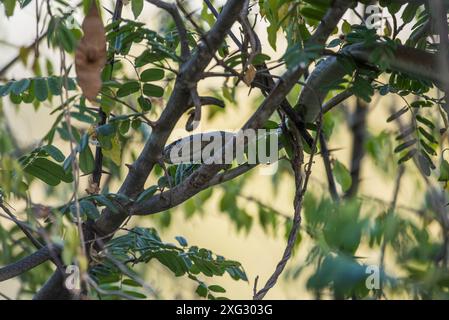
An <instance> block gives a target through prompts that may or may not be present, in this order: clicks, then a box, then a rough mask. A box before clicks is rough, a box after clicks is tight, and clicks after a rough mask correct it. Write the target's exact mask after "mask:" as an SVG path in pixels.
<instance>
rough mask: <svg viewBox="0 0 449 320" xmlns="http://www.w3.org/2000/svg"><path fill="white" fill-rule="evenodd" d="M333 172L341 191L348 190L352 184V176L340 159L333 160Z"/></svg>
mask: <svg viewBox="0 0 449 320" xmlns="http://www.w3.org/2000/svg"><path fill="white" fill-rule="evenodd" d="M333 172H334V175H335V179H336V180H337V182H338V183H339V184H340V186H341V188H342V189H343V191H344V192H346V191H348V190H349V188H350V187H351V185H352V178H351V174H350V173H349V170H348V169H347V168H346V167H345V166H344V165H343V164H342V163H341V162H340V161H338V160H335V162H334V167H333Z"/></svg>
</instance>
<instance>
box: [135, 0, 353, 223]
mask: <svg viewBox="0 0 449 320" xmlns="http://www.w3.org/2000/svg"><path fill="white" fill-rule="evenodd" d="M351 2H352V1H345V0H336V1H334V2H333V5H332V7H331V8H330V9H329V11H328V12H327V14H326V16H325V17H324V18H323V21H322V22H321V24H320V25H319V26H318V28H317V30H316V31H315V33H314V34H313V35H312V37H311V38H310V39H309V41H308V45H323V44H324V43H325V41H326V39H327V38H328V37H329V35H330V34H331V33H332V31H333V29H334V28H335V26H336V25H337V24H338V22H339V21H340V19H341V17H342V16H343V14H344V13H345V12H346V10H347V8H348V7H349V5H350V4H351ZM307 67H308V65H306V66H304V65H298V66H295V67H294V68H293V69H291V70H288V71H287V72H286V73H285V74H284V75H283V76H282V77H281V79H280V80H279V81H278V82H277V83H276V86H275V88H274V89H273V90H272V91H271V92H270V94H269V95H268V97H267V98H266V99H265V100H264V102H263V103H262V104H261V105H260V107H259V108H258V110H257V111H256V112H255V113H254V114H253V115H252V116H251V117H250V119H249V120H248V121H247V122H246V124H245V125H244V126H243V128H242V129H243V130H246V129H258V128H261V127H263V125H264V124H265V122H266V121H267V120H268V118H269V117H270V116H271V114H272V113H273V112H274V111H275V110H276V108H277V107H278V106H279V105H280V104H281V102H282V101H283V100H284V99H285V96H286V95H287V94H288V93H289V92H290V90H291V88H292V87H293V86H294V85H295V84H296V82H297V81H298V79H299V78H300V77H301V75H302V74H303V73H304V71H305V70H306V69H307ZM233 143H234V141H230V142H229V143H228V144H227V145H226V146H225V147H224V148H228V147H230V146H231V144H233ZM219 154H220V152H219ZM224 168H225V166H224V165H217V164H212V165H202V166H201V167H200V168H199V169H198V170H197V171H195V172H194V173H193V174H192V175H190V177H189V178H188V179H186V180H185V181H184V182H183V183H181V184H179V185H177V186H175V187H174V188H173V189H171V190H170V191H168V192H169V193H170V194H169V197H168V198H167V199H168V200H167V201H165V203H166V205H168V206H174V205H177V204H180V203H182V202H184V201H185V200H187V199H189V198H190V197H192V196H194V195H195V194H197V193H198V192H200V191H201V190H204V188H205V186H207V183H208V181H209V180H210V179H212V178H213V177H214V176H215V175H216V174H217V173H218V172H219V171H220V170H222V169H224ZM164 198H165V197H164ZM152 205H154V200H151V199H150V200H147V201H145V202H142V203H141V204H139V206H138V207H137V208H138V210H139V214H141V215H145V214H148V213H154V209H153V208H152V207H151V206H152ZM164 207H166V206H164ZM136 212H137V211H136V208H132V209H131V214H136Z"/></svg>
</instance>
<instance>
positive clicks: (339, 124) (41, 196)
mask: <svg viewBox="0 0 449 320" xmlns="http://www.w3.org/2000/svg"><path fill="white" fill-rule="evenodd" d="M101 3H102V4H103V5H104V7H105V8H108V9H111V8H113V1H101ZM219 3H220V2H217V5H219ZM190 5H191V8H195V6H196V7H197V8H198V10H201V1H190ZM34 10H35V8H34V5H30V6H28V7H27V8H25V9H24V10H18V12H16V14H14V16H12V17H9V18H7V17H6V16H5V14H4V12H3V10H0V52H1V55H0V68H1V67H3V66H4V65H5V64H6V63H8V62H9V61H10V60H11V59H12V58H13V57H15V56H16V55H17V52H18V50H20V48H23V47H26V46H28V45H29V44H30V43H32V42H33V41H34V39H35V37H36V35H35V13H34ZM254 10H255V11H254V12H253V14H254V15H255V14H257V6H255V7H254ZM123 16H124V17H127V18H130V19H133V15H132V12H131V8H130V6H125V8H124V12H123ZM109 17H110V14H109V13H107V12H105V11H104V12H103V20H104V21H105V22H108V19H109ZM165 18H166V16H165V14H161V11H160V10H159V9H156V8H155V7H153V6H151V5H149V4H145V7H144V11H143V13H142V14H141V15H140V17H139V19H138V20H139V21H141V22H144V23H146V24H147V26H148V27H149V28H151V29H154V30H161V32H163V29H164V25H163V23H161V21H162V20H163V19H165ZM77 19H78V22H79V21H81V15H78V16H77ZM345 20H347V21H349V22H354V21H356V20H357V17H355V15H354V14H353V13H348V14H347V15H346V16H345ZM266 28H267V24H266V23H265V22H264V21H263V20H261V19H258V23H257V26H256V31H257V33H258V35H259V36H260V38H261V40H262V41H263V48H264V53H265V54H267V55H269V56H270V57H271V60H273V61H274V60H277V59H280V58H281V57H282V55H283V54H284V52H285V50H286V43H285V41H284V40H283V37H281V36H279V37H278V41H277V50H276V51H274V50H273V49H272V48H271V47H270V46H269V45H267V33H266ZM235 31H237V29H236V30H235ZM408 34H409V31H407V30H404V31H403V32H402V33H401V34H400V37H402V38H403V39H406V38H407V37H408ZM229 44H230V45H231V47H232V46H233V44H232V43H231V42H230V41H229ZM135 50H137V51H138V49H135ZM136 55H137V53H136ZM72 58H73V57H71V56H70V57H69V60H70V63H71V61H72ZM39 59H40V60H41V61H42V63H43V64H44V63H45V61H46V60H51V61H54V63H55V66H54V70H56V71H55V73H57V72H58V71H57V70H59V68H58V66H57V60H58V56H57V55H55V53H54V52H52V51H51V50H49V49H48V48H47V45H46V42H45V41H44V42H42V43H41V44H40V58H39ZM30 63H31V59H28V61H27V62H26V63H24V62H17V63H16V64H15V65H14V66H13V67H12V68H10V69H9V70H8V71H7V73H6V74H4V75H2V77H3V78H5V79H21V78H24V77H31V76H33V74H32V73H30ZM124 68H125V74H127V75H128V76H130V77H132V72H133V70H131V68H129V70H128V69H127V67H126V65H124ZM283 71H284V70H283V68H279V69H276V70H275V71H274V73H276V74H282V72H283ZM71 75H72V76H74V70H71ZM222 85H223V84H222V82H221V81H220V80H213V79H208V80H207V81H202V82H201V83H200V88H199V90H200V93H201V94H211V93H213V92H215V91H217V90H221V87H222ZM299 90H300V86H297V87H296V88H295V89H294V90H293V92H292V93H291V94H290V98H291V101H295V99H296V98H297V95H298V93H299ZM261 101H262V96H261V94H260V93H259V92H258V91H257V90H249V88H247V87H245V86H239V87H238V88H237V91H236V99H235V103H233V102H230V101H226V108H225V111H224V112H223V111H222V110H216V109H214V107H212V108H211V109H207V111H206V112H207V116H206V117H205V119H207V120H206V121H203V123H202V124H201V127H200V128H199V129H198V131H199V130H201V131H208V130H228V131H232V130H238V129H239V128H240V127H241V126H242V125H243V124H244V123H245V121H246V120H247V118H248V117H249V116H250V115H251V113H252V112H253V111H254V110H255V109H256V108H257V106H258V104H259V103H260V102H261ZM55 103H56V102H55ZM163 103H164V101H162V102H161V105H163ZM357 103H360V101H358V99H357V98H350V99H349V100H347V101H346V102H344V104H342V105H340V106H338V107H337V108H335V110H333V111H332V112H331V113H330V114H329V122H330V123H332V126H333V133H332V136H331V138H330V140H329V143H328V144H329V149H331V150H332V156H331V157H332V159H338V161H339V162H341V163H342V164H344V165H345V166H346V168H349V167H350V165H351V163H350V162H351V145H352V142H351V141H352V131H351V127H350V126H349V124H350V120H351V115H353V114H354V110H355V109H356V105H357ZM402 106H403V101H401V99H400V98H398V97H396V96H393V95H388V96H381V95H379V94H377V93H376V94H375V95H374V96H373V98H372V102H371V103H370V104H368V105H367V106H366V107H367V108H369V114H368V120H367V122H366V129H367V132H368V139H367V142H366V143H367V144H369V143H370V142H371V143H374V142H376V143H379V141H380V143H381V144H382V145H383V147H384V148H383V149H382V150H380V151H379V154H377V156H378V157H387V158H388V157H389V158H390V159H389V160H391V161H385V162H383V163H382V164H381V165H380V166H379V163H376V162H378V161H377V160H381V159H376V154H375V153H376V151H375V152H374V155H372V154H368V156H367V157H365V159H364V162H363V166H362V171H361V174H360V177H361V184H360V189H359V194H360V197H361V198H363V199H364V202H363V207H362V212H363V215H367V216H376V215H378V214H380V213H381V212H383V211H385V210H386V208H388V206H389V203H390V201H391V200H392V195H393V191H394V187H395V183H394V182H395V180H396V172H397V165H396V161H395V160H397V159H396V158H394V157H397V156H396V155H394V154H393V152H392V150H393V142H392V135H393V133H395V132H396V131H397V124H396V123H394V122H392V123H387V122H386V119H387V118H388V116H389V115H390V114H391V113H392V110H398V109H399V108H401V107H402ZM54 107H55V106H54V105H52V104H50V103H44V104H43V105H41V106H40V107H39V109H37V110H36V109H35V108H33V106H32V105H29V104H20V105H14V104H12V103H11V102H10V101H9V99H7V98H4V99H3V102H2V111H3V113H4V119H3V121H7V123H8V126H9V128H10V129H11V134H12V135H13V136H14V139H15V140H16V143H17V145H18V146H19V147H20V148H23V149H28V148H30V146H33V145H36V144H37V143H39V141H40V139H41V138H42V137H43V136H44V135H45V134H46V132H47V130H48V128H49V126H50V125H51V124H52V122H53V120H54V116H51V115H50V112H51V111H52V108H54ZM154 113H155V114H157V113H158V111H154ZM155 114H154V115H153V116H152V118H155V119H156V115H155ZM217 114H218V116H217ZM185 120H186V119H183V120H182V121H180V124H179V130H177V132H176V133H177V134H179V135H182V134H183V132H185V131H183V130H184V129H183V124H184V123H185ZM187 134H188V133H187V132H185V135H187ZM381 134H383V135H381ZM382 137H383V138H382ZM175 138H177V137H173V138H172V140H174V139H175ZM381 138H382V139H383V140H379V139H381ZM370 139H372V140H370ZM374 139H378V140H374ZM56 145H58V147H60V148H61V150H63V151H64V152H66V153H67V152H68V149H67V146H66V144H64V143H59V144H58V140H56ZM142 146H143V144H142V143H141V142H140V141H136V142H135V143H133V149H134V152H139V150H141V148H142ZM64 148H65V149H64ZM124 159H125V160H124V162H125V163H127V161H126V159H128V160H129V159H131V156H130V155H129V154H127V155H124ZM387 167H388V168H387ZM125 169H126V168H125ZM278 170H279V171H278V173H277V174H276V175H274V176H264V175H262V174H260V172H259V171H258V170H254V171H253V172H251V173H249V174H248V175H247V176H245V177H244V178H242V179H237V180H236V181H234V182H231V183H229V184H226V185H225V186H219V187H217V188H215V190H214V192H213V193H212V192H203V193H202V194H201V195H200V196H198V197H196V198H195V199H194V200H189V201H188V203H187V204H183V205H181V206H179V207H178V208H176V209H173V210H170V211H169V212H165V213H160V214H158V215H155V216H149V217H141V218H137V217H136V218H133V219H132V220H131V221H130V223H129V225H128V227H130V226H132V225H138V226H151V227H155V228H156V229H157V230H158V232H159V233H160V235H161V238H162V239H163V240H164V241H167V242H173V243H174V242H175V240H174V238H175V236H178V235H182V236H184V237H185V238H186V239H187V240H188V243H189V245H198V246H200V247H206V248H208V249H210V250H212V251H213V252H215V253H217V254H220V255H223V256H225V257H226V258H227V259H231V260H237V261H239V262H241V263H242V265H243V267H244V269H245V271H246V274H247V276H248V282H245V281H234V280H232V279H231V278H230V277H229V276H224V277H221V278H216V279H215V278H214V279H213V280H208V281H209V282H213V283H216V284H219V285H221V286H223V287H224V288H226V290H227V293H226V296H227V297H228V298H231V299H249V298H251V297H252V294H253V287H254V280H255V278H256V277H257V276H258V277H259V287H261V285H262V284H264V283H265V281H266V280H267V278H268V277H269V276H270V275H271V273H272V272H273V271H274V269H275V267H276V264H277V262H278V261H279V259H280V258H281V255H282V252H283V250H284V248H285V245H286V230H287V229H288V228H287V226H286V223H287V221H288V217H292V216H293V196H294V181H293V179H292V175H291V172H290V169H289V164H288V163H287V162H285V161H281V162H280V164H279V169H278ZM123 172H125V171H123ZM155 181H156V177H153V176H152V177H151V178H150V179H149V181H148V183H147V184H148V186H149V185H152V184H154V183H155ZM86 185H87V177H83V178H82V179H81V187H80V190H84V188H85V186H86ZM119 186H120V181H112V182H111V184H110V190H111V191H116V190H117V189H118V187H119ZM70 187H71V186H70V185H66V186H65V185H60V186H59V187H58V188H57V191H56V193H54V194H53V196H50V195H49V190H48V189H47V188H46V187H45V186H44V184H43V183H41V182H39V181H36V182H34V183H33V186H32V192H30V194H31V197H32V201H33V203H43V204H46V205H58V204H60V203H61V198H63V199H64V198H65V196H64V195H65V194H68V193H69V190H70ZM339 188H341V187H340V186H339ZM235 189H237V190H239V191H240V192H239V194H238V195H237V196H235V197H234V198H232V201H235V203H236V204H237V207H238V209H239V213H238V215H239V217H240V218H238V219H236V218H235V216H233V215H232V214H230V213H229V212H228V211H227V210H226V205H223V204H222V202H223V201H224V200H223V197H224V195H225V194H227V193H228V194H233V191H232V190H235ZM309 190H310V193H311V194H313V196H314V197H315V198H317V199H319V198H320V197H322V196H326V197H329V196H328V189H327V180H326V175H325V171H324V165H323V163H322V160H321V157H316V158H315V160H314V165H313V174H312V180H311V183H310V188H309ZM339 190H341V189H339ZM425 190H426V186H425V183H424V181H423V179H422V178H421V175H420V174H419V172H418V170H417V169H416V168H415V166H414V165H413V164H412V163H410V164H407V170H406V174H405V176H404V178H403V180H402V184H401V187H400V190H399V197H398V201H397V207H398V208H401V207H403V208H406V209H405V210H402V211H401V213H400V214H401V215H404V216H407V217H408V218H410V219H412V220H413V219H417V213H416V212H417V211H419V210H420V209H422V208H423V207H425V199H424V198H425ZM203 198H204V199H203ZM10 204H11V205H12V206H13V207H14V208H15V210H16V212H21V210H23V208H24V206H25V204H24V203H22V202H21V201H11V203H10ZM261 206H266V207H267V208H269V210H268V211H270V215H269V222H266V221H265V222H262V221H261V219H263V217H261V212H260V207H261ZM407 208H408V209H407ZM194 209H195V210H194ZM193 211H195V213H192V212H193ZM242 217H243V218H242ZM1 224H2V226H4V227H5V228H8V226H9V227H11V224H9V223H8V222H7V221H1ZM431 230H432V227H431ZM433 230H434V232H435V235H437V233H438V231H437V227H436V226H433ZM312 248H313V242H312V241H311V239H310V237H309V236H308V234H307V232H306V231H305V230H304V229H303V230H302V231H301V242H300V243H299V244H298V245H297V247H296V250H295V254H294V256H293V258H292V259H291V260H290V261H289V263H288V265H287V272H286V273H284V275H283V276H282V277H281V279H280V281H279V283H278V284H277V285H276V286H275V287H274V288H273V289H272V290H271V291H270V292H269V293H268V295H267V298H269V299H310V298H314V295H313V293H312V292H311V291H310V290H307V289H306V282H307V279H309V277H310V276H311V274H312V273H313V269H311V268H310V269H307V268H304V270H303V269H302V267H303V266H304V265H305V259H306V257H307V256H308V254H309V253H310V251H311V249H312ZM0 254H1V253H0ZM379 255H380V252H379V250H378V249H372V248H370V247H369V246H368V245H366V244H362V245H361V246H360V247H359V248H358V250H357V256H358V257H360V259H361V261H362V262H363V263H364V264H367V265H371V264H374V265H376V264H378V261H379ZM390 255H391V252H390V251H389V250H388V251H387V267H386V268H387V271H388V272H391V273H395V272H399V273H400V272H401V271H400V270H399V269H396V267H395V264H394V263H393V262H392V263H391V264H390V263H389V261H390V260H389V257H390ZM139 268H141V271H142V272H143V273H144V275H145V281H146V282H147V283H148V284H149V285H150V286H151V287H152V288H154V289H155V290H156V291H157V292H158V294H159V297H160V298H163V299H172V298H174V299H180V298H183V299H189V298H197V296H196V294H195V288H196V284H195V283H193V282H192V281H190V280H189V279H187V278H186V277H181V278H175V277H174V276H173V274H172V273H171V272H168V271H167V269H166V268H165V267H164V266H162V265H161V264H160V263H158V262H155V261H152V262H150V263H149V264H147V265H145V266H139ZM45 270H47V269H45ZM33 272H36V273H38V272H39V269H36V270H34V271H33ZM18 289H19V283H18V280H10V281H6V282H2V283H0V291H1V292H3V293H4V294H6V295H7V296H9V297H12V298H16V297H17V294H18ZM402 294H403V293H397V297H401V296H402ZM26 296H27V295H26V294H25V295H22V296H21V297H22V298H23V297H26ZM323 298H326V297H325V296H324V297H323ZM328 298H330V296H329V297H328Z"/></svg>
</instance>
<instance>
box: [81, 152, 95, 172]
mask: <svg viewBox="0 0 449 320" xmlns="http://www.w3.org/2000/svg"><path fill="white" fill-rule="evenodd" d="M79 166H80V170H81V171H82V172H83V173H85V174H89V173H92V171H93V170H94V167H95V160H94V155H93V154H92V151H91V150H90V147H89V146H87V147H86V148H84V150H83V151H81V152H80V154H79Z"/></svg>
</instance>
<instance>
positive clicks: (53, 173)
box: [24, 158, 73, 186]
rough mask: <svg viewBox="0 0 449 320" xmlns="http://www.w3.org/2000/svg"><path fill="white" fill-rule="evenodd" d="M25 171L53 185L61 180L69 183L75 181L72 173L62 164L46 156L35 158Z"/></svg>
mask: <svg viewBox="0 0 449 320" xmlns="http://www.w3.org/2000/svg"><path fill="white" fill-rule="evenodd" d="M24 171H25V172H28V173H29V174H31V175H33V176H35V177H36V178H38V179H40V180H42V181H44V182H45V183H47V184H49V185H51V186H56V185H58V184H59V183H60V182H61V181H64V182H67V183H69V182H72V181H73V177H72V175H71V174H67V173H66V172H65V171H64V169H63V168H62V166H60V165H58V164H56V163H54V162H52V161H50V160H48V159H45V158H37V159H35V160H34V161H33V162H32V163H31V164H30V165H28V166H26V167H25V169H24Z"/></svg>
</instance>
